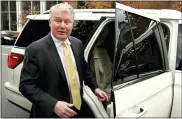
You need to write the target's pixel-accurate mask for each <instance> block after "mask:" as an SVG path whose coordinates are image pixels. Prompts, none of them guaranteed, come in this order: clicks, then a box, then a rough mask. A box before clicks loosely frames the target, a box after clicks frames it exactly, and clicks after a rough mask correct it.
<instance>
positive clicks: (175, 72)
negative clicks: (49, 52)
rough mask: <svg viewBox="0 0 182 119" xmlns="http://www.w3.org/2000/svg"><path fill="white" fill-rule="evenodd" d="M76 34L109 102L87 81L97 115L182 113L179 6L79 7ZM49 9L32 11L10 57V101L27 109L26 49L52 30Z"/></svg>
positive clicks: (181, 15)
mask: <svg viewBox="0 0 182 119" xmlns="http://www.w3.org/2000/svg"><path fill="white" fill-rule="evenodd" d="M75 13H76V16H75V25H74V28H73V32H72V36H75V37H77V38H79V39H80V40H81V41H82V42H83V44H84V46H85V59H86V60H87V61H88V63H89V64H90V67H91V69H92V71H93V74H94V75H95V77H96V81H97V84H98V85H99V87H100V88H101V89H103V90H105V91H106V92H107V93H108V95H109V97H110V100H109V101H108V102H104V103H101V102H99V100H98V99H97V98H96V96H95V95H94V93H93V92H92V91H91V90H90V88H89V87H87V86H85V85H84V87H83V88H84V100H85V101H86V103H87V104H88V106H89V107H90V109H91V110H92V112H93V114H94V116H95V117H182V114H181V111H182V110H181V104H182V103H181V102H182V98H181V86H182V84H181V80H182V13H181V12H179V11H175V10H151V9H150V10H143V9H134V8H131V7H128V6H125V5H122V4H119V3H116V9H84V10H81V9H78V10H75ZM48 19H49V11H48V12H46V13H45V14H40V15H30V16H28V21H27V23H26V24H25V26H24V28H23V30H22V32H21V34H20V35H19V37H18V38H17V41H16V42H15V45H14V47H13V48H12V50H11V53H10V54H9V56H8V67H9V70H8V72H9V74H8V76H9V81H8V82H6V83H5V89H6V96H7V99H8V100H9V101H10V102H12V103H13V104H16V105H18V106H19V107H22V108H24V109H25V110H27V111H29V110H30V108H31V103H30V102H29V101H28V100H27V99H25V98H24V97H23V96H22V95H21V93H20V92H19V90H18V87H19V80H20V71H21V68H22V61H23V57H24V51H25V48H26V47H27V46H28V45H29V44H30V43H32V42H34V41H36V40H38V39H40V38H42V37H43V36H45V35H46V34H47V33H48V32H49V25H48Z"/></svg>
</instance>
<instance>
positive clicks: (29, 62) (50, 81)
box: [19, 3, 108, 118]
mask: <svg viewBox="0 0 182 119" xmlns="http://www.w3.org/2000/svg"><path fill="white" fill-rule="evenodd" d="M73 22H74V11H73V8H72V6H71V5H69V4H66V3H60V4H57V5H55V6H53V7H52V8H51V9H50V20H49V26H50V29H51V32H50V33H49V34H48V35H47V36H45V37H44V38H42V39H40V40H38V41H36V42H34V43H32V44H30V45H29V46H28V47H27V48H26V50H25V55H24V62H23V67H22V70H21V76H20V85H19V90H20V92H21V93H22V94H23V95H24V96H25V97H26V98H27V99H28V100H29V101H31V102H32V104H33V105H32V109H31V113H30V117H34V118H41V117H44V118H45V117H82V116H81V115H82V112H83V110H85V109H84V108H83V107H84V103H83V98H82V96H83V81H84V83H85V84H86V85H88V86H89V87H90V88H91V89H92V91H93V92H94V93H95V94H96V96H97V97H98V99H99V100H100V101H105V100H108V96H107V94H106V93H105V92H104V91H102V90H100V89H99V88H98V86H97V84H96V81H95V79H94V78H93V76H92V74H91V71H90V68H89V65H88V64H87V62H86V61H85V59H84V49H83V46H82V43H81V41H80V40H78V39H77V38H74V37H71V36H70V34H71V31H72V28H73Z"/></svg>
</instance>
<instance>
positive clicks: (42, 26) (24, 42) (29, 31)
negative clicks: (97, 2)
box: [15, 20, 98, 47]
mask: <svg viewBox="0 0 182 119" xmlns="http://www.w3.org/2000/svg"><path fill="white" fill-rule="evenodd" d="M97 22H98V21H75V24H74V28H73V31H72V34H71V35H72V36H74V37H77V38H78V39H80V40H81V41H82V42H83V44H84V43H85V41H86V40H87V39H88V38H89V36H90V34H91V32H92V30H93V29H94V27H95V26H96V24H97ZM49 32H50V28H49V23H48V21H47V20H30V21H29V22H28V24H27V25H26V26H25V28H24V29H23V31H22V33H21V35H20V37H19V39H18V40H17V42H16V44H15V45H16V46H20V47H26V46H28V45H29V44H30V43H32V42H34V41H36V40H39V39H40V38H42V37H44V36H45V35H47V34H48V33H49Z"/></svg>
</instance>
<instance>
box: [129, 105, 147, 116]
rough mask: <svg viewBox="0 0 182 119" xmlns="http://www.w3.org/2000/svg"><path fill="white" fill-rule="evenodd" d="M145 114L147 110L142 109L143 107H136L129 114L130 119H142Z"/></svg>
mask: <svg viewBox="0 0 182 119" xmlns="http://www.w3.org/2000/svg"><path fill="white" fill-rule="evenodd" d="M146 112H147V109H146V108H144V107H136V108H135V109H134V110H133V111H132V113H131V115H130V116H131V117H136V118H138V117H143V116H144V115H145V114H146Z"/></svg>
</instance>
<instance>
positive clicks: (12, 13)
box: [0, 0, 78, 31]
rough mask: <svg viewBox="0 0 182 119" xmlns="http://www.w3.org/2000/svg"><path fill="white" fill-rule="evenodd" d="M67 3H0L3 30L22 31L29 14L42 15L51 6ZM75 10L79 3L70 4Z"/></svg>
mask: <svg viewBox="0 0 182 119" xmlns="http://www.w3.org/2000/svg"><path fill="white" fill-rule="evenodd" d="M61 2H65V0H56V1H47V0H41V1H34V0H31V1H10V0H8V1H0V9H1V26H0V28H1V30H8V31H20V30H21V29H22V27H23V25H24V24H25V22H26V16H27V15H29V14H40V13H43V12H44V11H46V10H49V9H50V7H51V6H53V5H55V4H57V3H61ZM68 3H69V4H71V5H72V6H73V7H74V8H77V7H78V2H77V1H73V2H68Z"/></svg>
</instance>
